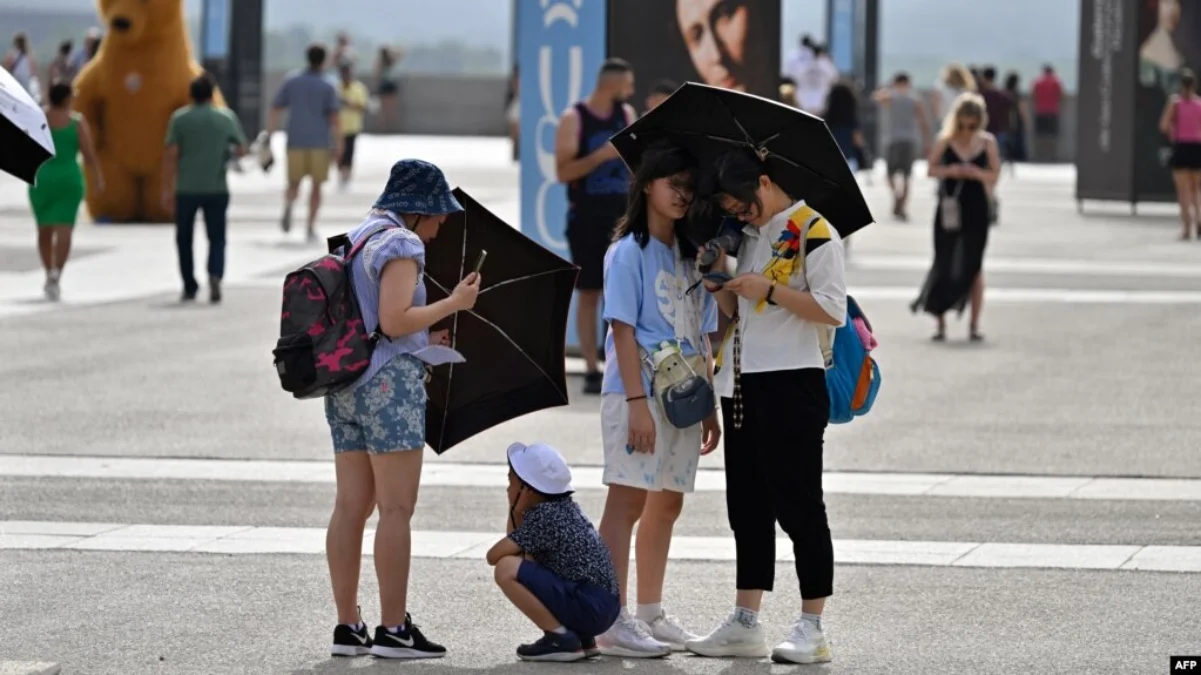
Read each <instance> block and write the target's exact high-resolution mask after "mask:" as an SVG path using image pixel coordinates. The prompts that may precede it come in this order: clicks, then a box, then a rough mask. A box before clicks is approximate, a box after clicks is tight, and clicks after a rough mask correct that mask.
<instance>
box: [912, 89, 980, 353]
mask: <svg viewBox="0 0 1201 675" xmlns="http://www.w3.org/2000/svg"><path fill="white" fill-rule="evenodd" d="M987 124H988V113H987V112H986V111H985V107H984V99H983V98H981V97H980V95H979V94H974V93H966V94H962V95H961V96H960V97H959V98H958V99H956V101H955V103H954V107H953V108H952V110H951V114H949V115H947V116H946V118H945V120H944V122H943V128H942V131H941V133H939V135H938V142H936V143H935V144H934V148H933V149H932V150H931V151H930V169H929V175H930V177H931V178H937V179H939V181H940V184H939V191H938V194H939V202H938V205H937V206H936V207H935V211H934V214H935V215H934V265H933V266H932V267H931V268H930V273H929V274H928V275H927V276H926V283H925V284H924V285H923V286H922V290H921V293H920V295H918V298H917V300H915V301H914V302H913V304H912V305H911V306H910V307H911V309H912V310H913V311H914V312H917V311H918V310H922V311H925V312H926V313H927V314H931V315H933V316H934V317H936V318H937V319H938V331H937V332H936V333H935V334H934V338H933V339H934V340H935V341H939V342H941V341H943V340H945V339H946V328H947V325H946V318H945V315H946V313H947V312H948V311H950V310H952V309H954V310H955V311H956V312H958V313H959V314H962V313H963V309H964V307H966V306H967V303H968V302H969V300H970V302H971V304H972V314H971V328H970V331H971V332H970V333H969V337H970V339H971V340H972V341H973V342H979V341H980V340H983V339H984V336H983V335H981V334H980V330H979V328H980V310H981V308H982V306H983V304H984V277H983V275H982V273H981V269H982V267H983V264H984V249H985V248H986V247H987V246H988V227H989V222H988V221H989V218H988V210H989V209H988V200H989V195H990V194H991V193H992V191H993V189H994V188H995V187H996V184H997V178H998V177H999V176H1000V170H1001V157H1000V153H999V151H998V150H997V139H996V137H994V136H993V135H992V134H990V133H988V132H987V131H985V130H984V128H985V126H986V125H987ZM947 202H950V203H949V204H948V203H947ZM956 206H957V208H956ZM956 212H957V213H956ZM956 215H957V216H958V217H957V218H956V217H955V216H956ZM956 221H958V222H956Z"/></svg>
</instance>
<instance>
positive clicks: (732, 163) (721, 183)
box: [690, 148, 771, 218]
mask: <svg viewBox="0 0 1201 675" xmlns="http://www.w3.org/2000/svg"><path fill="white" fill-rule="evenodd" d="M762 176H767V177H768V179H771V172H770V171H768V168H767V164H765V163H764V162H763V161H762V160H760V159H759V157H758V156H757V155H756V154H755V153H754V152H752V151H751V150H750V149H749V148H739V149H737V150H727V151H726V152H724V153H722V154H721V155H720V156H719V157H718V158H717V161H715V162H714V163H713V164H712V166H711V167H710V168H708V169H706V170H705V171H704V172H703V173H702V174H701V178H700V180H699V181H698V190H697V198H696V200H695V201H693V211H694V212H693V213H692V214H690V215H691V216H692V217H693V218H713V217H714V216H715V215H718V214H721V215H727V214H725V211H724V209H723V208H722V206H721V204H720V203H718V201H717V200H718V199H719V198H720V197H721V195H726V196H728V197H730V198H731V199H733V200H734V201H736V202H738V203H739V204H742V205H743V206H745V207H748V208H749V207H752V206H753V207H754V208H755V209H757V210H758V211H760V212H762V211H763V201H762V200H761V199H759V178H760V177H762ZM728 215H735V214H728Z"/></svg>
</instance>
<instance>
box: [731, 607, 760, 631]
mask: <svg viewBox="0 0 1201 675" xmlns="http://www.w3.org/2000/svg"><path fill="white" fill-rule="evenodd" d="M734 620H735V621H737V622H738V623H740V624H742V626H743V627H744V628H754V627H755V626H757V625H759V612H756V611H754V610H751V609H747V608H746V607H735V608H734Z"/></svg>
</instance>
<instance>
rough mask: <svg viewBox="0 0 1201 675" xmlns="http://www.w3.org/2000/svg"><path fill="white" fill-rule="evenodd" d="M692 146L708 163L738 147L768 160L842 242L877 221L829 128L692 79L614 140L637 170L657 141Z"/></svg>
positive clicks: (774, 174)
mask: <svg viewBox="0 0 1201 675" xmlns="http://www.w3.org/2000/svg"><path fill="white" fill-rule="evenodd" d="M663 138H667V139H671V140H672V141H674V142H675V143H677V144H679V145H681V146H683V147H685V148H687V149H688V150H689V151H690V152H692V154H693V155H695V156H696V158H697V160H699V161H700V163H701V166H705V165H706V164H709V163H711V162H712V161H714V160H715V159H716V158H717V156H719V155H720V154H722V153H724V152H726V151H728V150H730V149H732V148H739V147H741V148H748V149H750V150H753V151H754V152H755V153H756V154H757V155H758V156H759V157H760V158H762V159H763V160H764V161H766V163H767V166H768V171H769V172H770V173H771V176H772V179H773V180H774V181H775V182H776V183H778V184H779V185H780V187H782V188H784V190H786V191H787V192H788V194H790V195H792V196H793V197H797V198H799V199H804V200H805V201H806V203H808V204H809V205H810V206H812V207H813V208H814V209H816V210H817V211H818V212H820V213H821V214H822V215H823V216H825V217H826V219H827V220H828V221H829V222H830V224H831V225H832V226H834V228H835V229H837V230H838V233H839V234H841V235H842V236H843V237H846V236H848V235H850V234H851V233H852V232H855V231H856V230H858V229H860V228H862V227H864V226H866V225H869V224H871V223H872V222H874V219H873V218H872V214H871V210H870V209H868V207H867V202H866V201H864V199H863V193H862V192H861V191H860V190H859V184H858V183H857V182H855V176H854V174H852V173H851V168H850V167H849V166H848V165H847V161H846V159H845V158H844V157H843V155H842V150H840V149H839V147H838V143H837V142H835V140H834V137H833V136H832V135H831V134H830V130H829V129H828V128H826V123H825V122H823V121H822V119H821V118H819V117H814V116H813V115H810V114H808V113H805V112H802V111H800V110H797V109H796V108H793V107H791V106H787V105H784V104H783V103H777V102H775V101H771V100H768V99H765V98H762V97H759V96H752V95H751V94H744V93H742V92H737V91H731V90H729V89H722V88H720V87H710V86H707V85H703V84H697V83H695V82H688V83H686V84H684V86H682V87H680V88H679V89H677V90H676V91H675V93H673V94H672V95H671V96H670V97H669V98H668V99H667V100H666V101H664V102H663V103H661V104H660V105H659V106H658V107H657V108H655V109H654V110H652V111H650V112H649V113H647V114H646V116H644V117H642V118H640V119H638V120H637V121H636V122H634V123H633V124H631V125H630V126H628V127H626V128H625V129H623V130H622V131H621V132H619V133H618V134H617V135H616V136H614V137H613V138H612V142H613V145H614V146H615V147H616V148H617V151H618V152H620V153H621V157H622V159H624V160H625V162H626V164H628V165H629V167H630V169H631V170H635V171H636V170H637V169H638V164H639V161H640V159H641V158H642V153H644V152H645V151H646V149H647V147H648V146H650V145H651V144H652V143H654V142H655V141H658V140H660V139H663Z"/></svg>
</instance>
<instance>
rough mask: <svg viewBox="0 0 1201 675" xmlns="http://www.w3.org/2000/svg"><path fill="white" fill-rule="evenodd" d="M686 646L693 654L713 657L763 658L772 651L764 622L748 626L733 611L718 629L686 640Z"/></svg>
mask: <svg viewBox="0 0 1201 675" xmlns="http://www.w3.org/2000/svg"><path fill="white" fill-rule="evenodd" d="M684 648H685V649H687V650H688V651H690V652H692V653H693V654H698V655H700V656H713V657H728V656H734V657H741V658H748V659H761V658H763V657H765V656H767V655H768V654H770V653H771V650H770V649H768V647H767V634H766V633H765V632H764V630H763V624H755V626H754V627H753V628H747V627H746V626H744V625H742V624H741V623H739V622H738V620H737V619H735V618H734V614H733V613H731V614H730V616H729V618H727V619H726V620H725V623H723V624H722V625H720V626H718V627H717V630H715V631H713V632H712V633H709V634H708V635H706V636H705V637H703V638H700V639H697V640H689V641H687V642H685V643H684Z"/></svg>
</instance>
